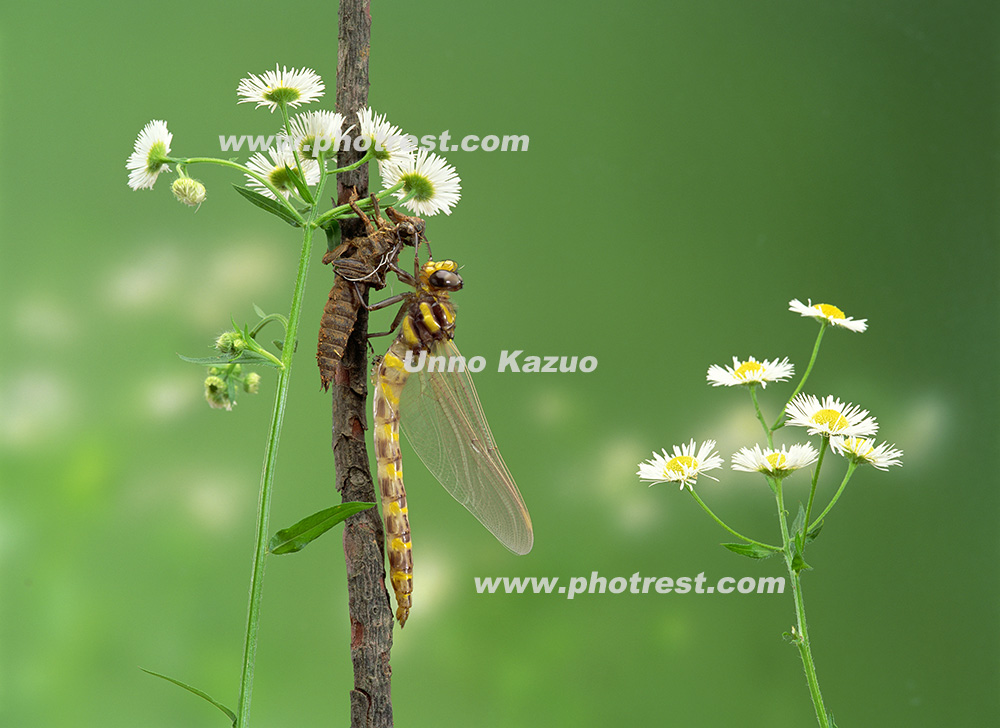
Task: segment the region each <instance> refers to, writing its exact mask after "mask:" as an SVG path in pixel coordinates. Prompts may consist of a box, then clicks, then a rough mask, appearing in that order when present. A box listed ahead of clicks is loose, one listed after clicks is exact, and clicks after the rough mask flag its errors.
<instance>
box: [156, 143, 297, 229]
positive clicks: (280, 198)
mask: <svg viewBox="0 0 1000 728" xmlns="http://www.w3.org/2000/svg"><path fill="white" fill-rule="evenodd" d="M167 161H168V162H173V163H175V164H177V167H178V169H181V168H182V167H186V166H187V165H189V164H218V165H219V166H221V167H229V168H230V169H237V170H239V171H240V172H242V173H243V174H248V175H250V176H251V177H253V178H254V179H255V180H257V181H258V182H260V183H261V184H262V185H264V186H265V187H267V189H269V190H271V193H272V194H273V195H274V199H275V202H277V203H278V204H279V205H281V206H282V207H284V208H285V209H286V210H287V211H288V212H289V213H290V214H291V215H292V217H294V218H295V219H296V220H298V221H299V222H300V223H304V222H305V220H304V219H303V218H302V215H300V214H299V211H298V210H296V209H295V206H294V205H292V204H291V203H289V202H288V200H287V199H285V196H284V195H283V194H281V192H279V191H278V188H277V187H275V186H274V185H273V184H271V180H269V179H268V178H267V177H264V176H262V175H260V174H258V173H257V172H254V171H253V170H252V169H250V168H249V167H244V166H243V165H242V164H239V163H237V162H233V161H231V160H228V159H216V158H215V157H190V158H188V159H175V158H173V157H168V158H167ZM185 174H187V172H186V171H185Z"/></svg>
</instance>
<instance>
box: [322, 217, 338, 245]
mask: <svg viewBox="0 0 1000 728" xmlns="http://www.w3.org/2000/svg"><path fill="white" fill-rule="evenodd" d="M323 229H324V230H325V231H326V252H328V253H332V252H333V251H334V250H336V249H337V246H338V245H340V239H341V233H340V220H338V219H337V218H334V219H333V220H331V221H330V222H329V223H327V224H326V225H324V226H323Z"/></svg>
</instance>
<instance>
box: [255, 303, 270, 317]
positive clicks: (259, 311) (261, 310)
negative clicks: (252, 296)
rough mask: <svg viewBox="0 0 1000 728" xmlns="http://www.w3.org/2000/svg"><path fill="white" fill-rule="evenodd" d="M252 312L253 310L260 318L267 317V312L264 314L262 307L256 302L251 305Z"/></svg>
mask: <svg viewBox="0 0 1000 728" xmlns="http://www.w3.org/2000/svg"><path fill="white" fill-rule="evenodd" d="M253 312H254V313H255V314H257V316H259V317H260V318H262V319H265V318H267V314H266V313H264V309H262V308H261V307H260V306H258V305H257V304H256V303H255V304H254V305H253Z"/></svg>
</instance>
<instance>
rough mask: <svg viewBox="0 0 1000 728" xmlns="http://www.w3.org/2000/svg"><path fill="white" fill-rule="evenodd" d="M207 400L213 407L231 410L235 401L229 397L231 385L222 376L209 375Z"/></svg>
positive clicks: (206, 389) (206, 387) (206, 385)
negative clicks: (228, 385)
mask: <svg viewBox="0 0 1000 728" xmlns="http://www.w3.org/2000/svg"><path fill="white" fill-rule="evenodd" d="M205 401H206V402H208V406H209V407H211V408H212V409H224V410H231V409H232V408H233V402H232V400H230V399H229V387H227V386H226V382H225V380H224V379H222V377H216V376H209V377H206V378H205Z"/></svg>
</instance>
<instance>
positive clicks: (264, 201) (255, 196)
mask: <svg viewBox="0 0 1000 728" xmlns="http://www.w3.org/2000/svg"><path fill="white" fill-rule="evenodd" d="M233 188H234V189H235V190H236V191H237V192H239V193H240V194H241V195H243V197H244V198H246V199H247V200H249V201H250V202H252V203H253V204H255V205H256V206H257V207H259V208H260V209H261V210H263V211H264V212H269V213H271V214H272V215H274V216H276V217H280V218H281V219H282V220H284V221H285V222H287V223H288V224H289V225H291V226H292V227H299V221H298V220H297V219H296V218H295V215H293V214H292V213H290V212H289V211H288V209H287V208H286V207H284V206H283V205H281V204H280V203H278V202H276V201H275V200H272V199H271V198H270V197H265V196H264V195H262V194H260V193H259V192H254V191H253V190H251V189H247V188H246V187H240V186H239V185H233Z"/></svg>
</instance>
